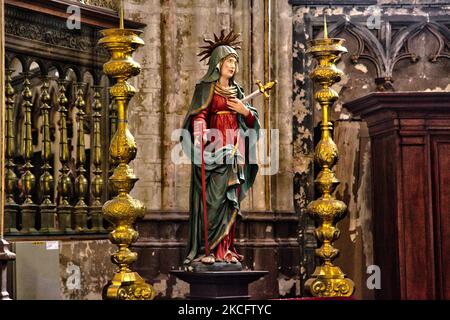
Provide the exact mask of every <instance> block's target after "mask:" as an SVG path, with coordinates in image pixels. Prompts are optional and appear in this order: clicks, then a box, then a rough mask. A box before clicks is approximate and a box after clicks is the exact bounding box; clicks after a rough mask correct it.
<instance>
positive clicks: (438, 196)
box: [344, 92, 450, 299]
mask: <svg viewBox="0 0 450 320" xmlns="http://www.w3.org/2000/svg"><path fill="white" fill-rule="evenodd" d="M344 107H345V108H347V109H348V110H349V111H351V112H353V114H354V115H359V116H361V118H362V119H363V120H365V121H367V124H368V128H369V133H370V138H371V145H372V163H371V165H372V174H373V179H372V183H373V208H374V211H373V215H374V230H373V231H374V260H375V264H377V265H379V266H380V268H381V282H382V285H381V286H382V288H381V290H379V291H378V292H377V297H378V298H382V299H392V298H401V299H445V298H446V299H448V298H449V276H448V274H449V272H450V269H449V268H450V267H449V255H450V253H449V252H450V246H449V242H450V240H449V237H450V196H449V193H450V187H449V186H450V93H448V92H441V93H437V92H436V93H434V92H399V93H374V94H370V95H368V96H365V97H362V98H359V99H357V100H354V101H352V102H349V103H347V104H345V105H344Z"/></svg>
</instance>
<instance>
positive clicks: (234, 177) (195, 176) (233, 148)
mask: <svg viewBox="0 0 450 320" xmlns="http://www.w3.org/2000/svg"><path fill="white" fill-rule="evenodd" d="M238 37H239V35H237V34H234V33H233V31H231V32H230V33H229V34H228V35H227V36H224V32H223V31H222V33H221V36H220V37H217V36H215V40H214V41H213V40H205V42H207V43H208V45H207V46H205V47H202V48H203V49H205V50H204V51H203V52H202V53H200V54H199V55H203V56H204V57H203V59H201V61H202V60H204V59H206V58H208V57H209V61H208V65H209V69H208V71H207V73H206V75H205V76H204V77H203V78H202V79H201V80H200V81H199V83H197V85H196V87H195V91H194V96H193V98H192V102H191V104H190V106H189V110H188V113H187V115H186V118H185V120H184V124H183V128H184V129H186V130H188V131H189V133H190V139H191V141H190V143H189V144H188V145H189V148H186V147H183V148H184V150H185V151H186V152H187V153H188V154H189V155H190V157H191V160H192V162H193V164H192V176H191V188H190V195H189V196H190V206H189V207H190V208H189V213H190V217H189V238H188V245H187V255H186V258H185V261H184V264H185V266H189V265H190V266H193V265H194V266H195V265H196V266H203V267H207V265H215V266H217V265H221V266H225V268H224V269H227V268H226V266H227V265H228V266H230V267H232V268H233V270H236V269H239V268H241V264H240V261H242V260H243V256H242V255H240V254H239V253H238V252H237V251H236V248H235V246H234V239H235V235H236V220H237V218H238V217H239V216H240V215H241V209H240V202H241V201H242V199H243V198H244V197H245V195H246V193H247V191H248V189H249V188H250V187H251V186H252V184H253V182H254V180H255V176H256V173H257V171H258V166H257V164H256V163H255V161H251V159H254V158H255V157H254V154H255V150H254V148H255V141H254V140H255V139H257V136H258V130H259V128H260V125H259V116H258V112H257V110H256V109H255V108H253V107H252V106H251V105H250V104H248V103H243V102H242V101H241V100H242V99H243V98H244V92H243V89H242V87H241V86H240V85H238V84H237V83H236V82H235V79H234V77H235V75H236V73H237V71H238V64H239V56H238V54H237V52H236V49H240V47H238V46H237V45H238V44H239V42H237V41H236V39H237V38H238ZM250 131H253V132H250ZM245 137H249V138H248V139H247V140H246V138H245ZM251 140H253V143H252V141H251ZM192 141H193V143H191V142H192ZM249 141H250V142H249ZM183 145H184V146H185V145H186V144H185V143H183ZM204 203H206V210H204V209H205V207H204ZM205 221H207V223H206V224H207V229H206V230H205V229H204V225H205ZM193 269H194V270H198V268H197V269H196V268H193ZM191 270H192V269H191Z"/></svg>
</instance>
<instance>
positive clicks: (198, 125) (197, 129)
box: [192, 93, 255, 148]
mask: <svg viewBox="0 0 450 320" xmlns="http://www.w3.org/2000/svg"><path fill="white" fill-rule="evenodd" d="M219 111H232V110H231V109H229V108H228V105H227V98H225V97H222V96H221V95H219V94H217V93H215V94H214V95H213V97H212V99H211V103H210V105H209V107H208V108H205V109H204V110H202V111H201V112H200V113H199V114H197V115H196V116H194V117H192V127H193V128H194V136H195V137H197V136H199V135H200V133H201V132H204V131H205V130H206V129H218V130H219V132H220V133H221V137H219V139H220V140H219V141H217V140H213V141H214V143H217V144H216V147H217V148H220V147H223V146H224V145H226V144H227V143H231V144H235V143H236V130H237V129H238V128H239V126H238V122H237V114H236V113H226V114H217V112H219ZM244 121H245V124H246V125H247V127H249V128H253V125H254V122H255V116H254V115H253V113H252V112H251V111H250V113H249V114H248V116H247V117H245V118H244ZM230 129H232V130H233V132H232V136H230V137H227V130H230ZM228 134H230V133H228ZM213 139H214V138H213ZM240 144H241V143H240Z"/></svg>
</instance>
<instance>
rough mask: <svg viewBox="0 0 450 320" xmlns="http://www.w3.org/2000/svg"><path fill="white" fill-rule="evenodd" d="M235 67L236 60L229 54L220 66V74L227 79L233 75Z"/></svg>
mask: <svg viewBox="0 0 450 320" xmlns="http://www.w3.org/2000/svg"><path fill="white" fill-rule="evenodd" d="M236 68H237V60H236V58H235V57H234V56H229V57H228V58H226V59H225V61H224V62H223V64H222V68H221V69H220V75H221V76H222V77H225V78H227V79H230V78H232V77H233V76H234V74H235V72H236Z"/></svg>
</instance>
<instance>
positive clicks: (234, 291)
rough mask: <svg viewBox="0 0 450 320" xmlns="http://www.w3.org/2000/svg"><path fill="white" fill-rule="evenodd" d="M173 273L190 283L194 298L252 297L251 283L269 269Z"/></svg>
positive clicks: (191, 295) (172, 272)
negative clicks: (250, 293) (249, 291)
mask: <svg viewBox="0 0 450 320" xmlns="http://www.w3.org/2000/svg"><path fill="white" fill-rule="evenodd" d="M170 273H171V274H173V275H174V276H176V277H178V278H180V279H181V280H183V281H185V282H187V283H189V285H190V293H189V296H188V297H187V298H188V299H193V300H198V299H202V300H206V299H208V300H209V299H221V300H225V299H238V300H244V299H250V295H249V294H248V286H249V284H250V283H252V282H254V281H256V280H258V279H259V278H261V277H263V276H265V275H266V274H268V272H267V271H206V272H188V271H171V272H170Z"/></svg>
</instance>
